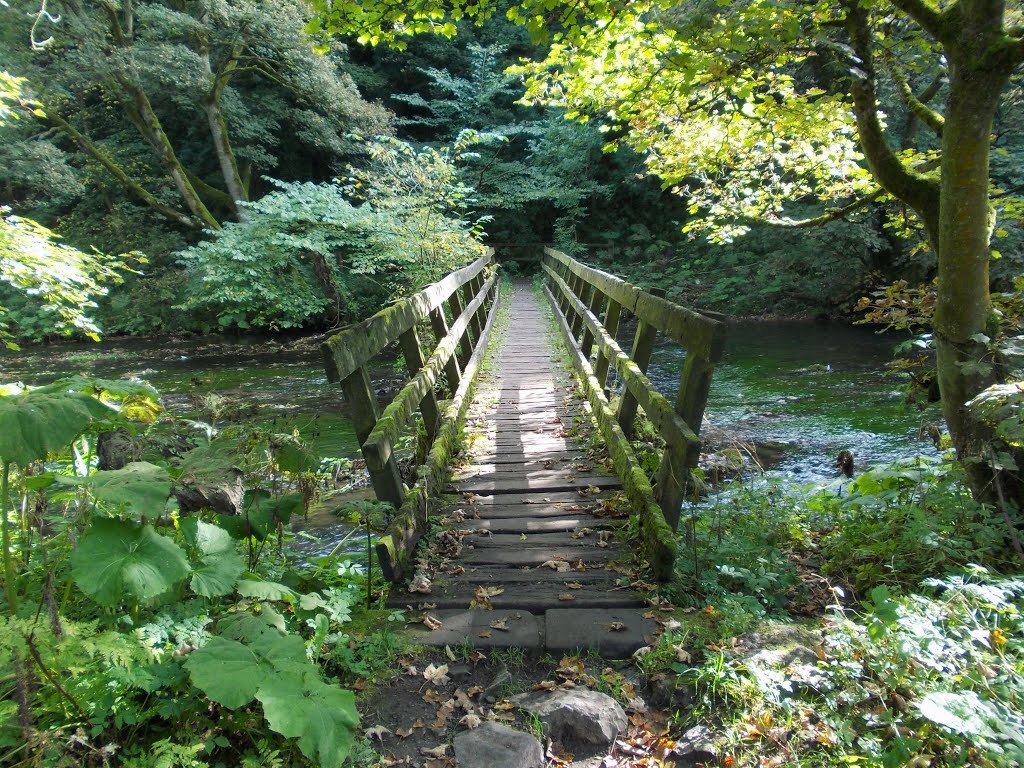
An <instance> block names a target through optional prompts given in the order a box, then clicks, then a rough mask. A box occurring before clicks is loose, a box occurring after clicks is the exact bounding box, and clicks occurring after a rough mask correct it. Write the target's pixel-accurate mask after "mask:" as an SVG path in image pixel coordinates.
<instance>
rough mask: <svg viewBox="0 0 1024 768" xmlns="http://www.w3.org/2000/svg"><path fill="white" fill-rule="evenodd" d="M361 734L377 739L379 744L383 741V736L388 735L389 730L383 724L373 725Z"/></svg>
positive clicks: (389, 733)
mask: <svg viewBox="0 0 1024 768" xmlns="http://www.w3.org/2000/svg"><path fill="white" fill-rule="evenodd" d="M363 735H364V736H365V737H366V738H368V739H377V741H379V742H380V743H381V744H383V743H384V737H385V736H390V735H392V734H391V731H389V730H388V729H387V728H385V727H384V726H383V725H375V726H373V727H372V728H367V729H366V730H364V731H363Z"/></svg>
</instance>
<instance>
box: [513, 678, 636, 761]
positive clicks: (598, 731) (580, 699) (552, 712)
mask: <svg viewBox="0 0 1024 768" xmlns="http://www.w3.org/2000/svg"><path fill="white" fill-rule="evenodd" d="M512 702H513V703H514V704H516V705H518V706H520V707H522V708H523V709H525V710H526V711H527V712H530V713H531V714H533V715H536V716H537V717H538V718H539V719H540V721H541V722H542V723H544V728H545V731H546V733H547V736H548V737H549V738H551V739H552V740H554V741H556V742H558V743H560V744H593V745H595V746H599V747H609V746H611V745H612V744H613V743H614V742H615V739H616V738H618V736H619V735H620V734H622V733H625V731H626V727H627V725H628V721H627V720H626V713H625V712H624V711H623V710H622V707H620V706H619V703H618V702H617V701H615V699H613V698H612V697H611V696H608V695H606V694H603V693H598V692H597V691H590V690H586V689H578V688H577V689H572V690H560V691H551V692H547V691H542V692H537V693H524V694H521V695H519V696H516V697H515V698H513V699H512Z"/></svg>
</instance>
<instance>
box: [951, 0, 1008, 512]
mask: <svg viewBox="0 0 1024 768" xmlns="http://www.w3.org/2000/svg"><path fill="white" fill-rule="evenodd" d="M1002 6H1003V4H1002V2H992V1H991V0H962V2H961V13H960V14H958V18H956V19H947V20H946V22H945V23H944V24H943V25H942V26H941V27H940V28H939V30H938V31H939V32H940V34H941V35H942V37H940V39H943V42H944V44H945V45H944V47H945V50H946V55H947V59H948V61H949V67H950V77H949V98H948V102H947V106H946V112H945V121H944V125H943V131H942V173H941V190H942V191H941V196H940V198H941V203H940V208H939V227H938V253H939V260H938V277H939V283H938V297H937V299H938V300H937V304H936V310H935V319H934V331H935V340H936V347H937V352H938V355H937V357H938V376H939V390H940V392H941V394H942V403H943V412H944V415H945V417H946V423H947V425H948V426H949V431H950V435H951V436H952V438H953V443H954V445H955V446H956V449H957V454H958V455H959V456H960V458H961V459H962V460H963V461H964V462H965V466H966V469H967V473H968V477H969V478H970V483H971V487H972V490H973V491H974V494H975V496H976V497H978V498H981V499H985V500H993V499H994V498H995V489H994V487H993V479H994V475H993V471H992V468H991V467H990V466H989V465H988V463H987V462H986V461H985V453H986V448H987V446H989V445H991V441H992V438H993V434H992V430H991V429H990V428H989V427H988V426H987V425H985V424H983V423H982V422H980V421H979V420H978V419H977V417H975V416H974V415H973V414H972V413H971V412H970V411H969V410H968V409H967V408H966V405H965V404H966V403H967V402H968V401H969V400H970V399H971V398H973V397H974V396H975V395H977V394H978V393H979V392H981V391H982V390H983V389H985V388H986V387H987V386H989V385H991V384H993V383H995V382H996V378H997V376H998V370H997V368H996V366H995V365H993V360H992V354H991V351H990V350H989V348H988V346H987V345H986V343H985V339H986V338H987V337H990V336H992V335H993V334H994V332H995V331H996V327H995V325H996V324H995V322H994V317H993V314H992V302H991V298H990V296H989V256H990V238H991V235H992V230H993V227H994V223H995V215H994V211H993V210H992V206H991V203H990V200H989V154H990V146H991V134H992V123H993V120H994V118H995V113H996V109H997V106H998V103H999V97H1000V93H1001V91H1002V89H1003V87H1004V86H1005V85H1006V82H1007V79H1008V77H1009V75H1010V73H1011V72H1012V71H1013V68H1014V67H1015V66H1016V65H1017V63H1019V61H1020V59H1019V58H1017V57H1016V56H1014V55H1012V46H1010V47H1005V48H1004V45H1005V43H1006V42H1007V41H1006V36H1005V34H1004V32H1003V29H1002V17H1003V11H1004V9H1003V7H1002ZM1001 49H1004V50H1003V53H1002V54H1001V53H1000V50H1001ZM1006 54H1010V55H1006ZM1015 59H1016V60H1015ZM1014 485H1016V484H1014Z"/></svg>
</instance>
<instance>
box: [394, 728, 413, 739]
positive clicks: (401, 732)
mask: <svg viewBox="0 0 1024 768" xmlns="http://www.w3.org/2000/svg"><path fill="white" fill-rule="evenodd" d="M395 736H397V737H398V738H400V739H407V738H409V737H410V736H412V728H395Z"/></svg>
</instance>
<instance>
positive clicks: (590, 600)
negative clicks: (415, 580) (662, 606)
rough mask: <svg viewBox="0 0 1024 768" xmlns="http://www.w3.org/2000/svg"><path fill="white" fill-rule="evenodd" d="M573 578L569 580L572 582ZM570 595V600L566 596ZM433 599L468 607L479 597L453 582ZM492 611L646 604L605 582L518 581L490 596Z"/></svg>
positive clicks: (444, 604) (450, 605) (440, 606)
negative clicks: (581, 585)
mask: <svg viewBox="0 0 1024 768" xmlns="http://www.w3.org/2000/svg"><path fill="white" fill-rule="evenodd" d="M570 581H572V579H566V582H570ZM563 595H568V596H569V597H570V598H571V599H568V598H565V597H563ZM429 597H430V602H431V603H432V604H436V605H437V608H438V609H445V608H466V607H468V606H469V605H470V603H472V602H474V600H476V586H475V585H473V584H466V585H462V584H459V585H452V586H450V587H445V588H442V589H439V590H435V591H434V593H432V594H431V595H430V596H429ZM490 605H491V608H492V609H493V610H496V611H503V610H512V609H520V610H524V611H531V612H534V613H542V612H544V611H547V610H550V609H552V608H565V607H566V606H567V605H571V606H572V607H574V608H641V607H643V606H644V605H646V601H645V600H644V598H643V597H641V596H640V595H638V594H637V593H636V592H628V591H625V590H621V589H616V588H615V587H614V586H607V585H604V586H603V588H598V589H595V588H593V587H591V588H589V589H588V588H586V587H584V588H583V589H569V588H568V587H566V586H565V585H564V583H563V584H562V585H561V586H560V587H559V586H558V585H557V584H555V585H552V584H519V585H516V587H515V588H514V589H508V590H505V591H504V592H502V593H501V594H498V595H494V596H493V597H491V598H490Z"/></svg>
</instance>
